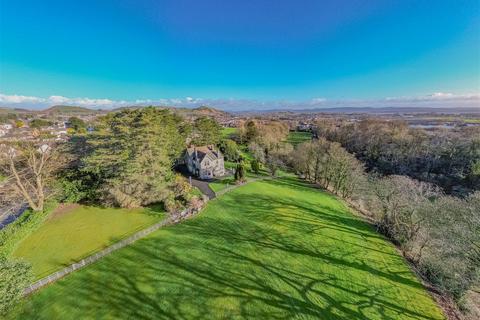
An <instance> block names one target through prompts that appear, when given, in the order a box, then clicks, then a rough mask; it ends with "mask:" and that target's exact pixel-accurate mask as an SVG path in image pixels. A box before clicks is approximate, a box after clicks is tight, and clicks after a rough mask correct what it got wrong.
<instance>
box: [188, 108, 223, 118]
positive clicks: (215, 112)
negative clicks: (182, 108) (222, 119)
mask: <svg viewBox="0 0 480 320" xmlns="http://www.w3.org/2000/svg"><path fill="white" fill-rule="evenodd" d="M192 112H193V113H195V114H198V115H204V116H224V115H227V114H228V113H227V112H225V111H223V110H219V109H215V108H212V107H207V106H201V107H198V108H195V109H192Z"/></svg>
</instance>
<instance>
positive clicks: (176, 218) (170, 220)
mask: <svg viewBox="0 0 480 320" xmlns="http://www.w3.org/2000/svg"><path fill="white" fill-rule="evenodd" d="M207 202H208V200H205V199H204V202H203V204H202V206H201V207H200V208H187V209H185V210H183V211H181V212H178V213H175V214H172V215H170V216H169V217H167V218H166V219H164V220H162V221H160V222H157V223H155V224H154V225H151V226H150V227H148V228H145V229H143V230H140V231H138V232H136V233H134V234H133V235H131V236H129V237H127V238H125V239H123V240H120V241H119V242H116V243H114V244H112V245H111V246H109V247H107V248H105V249H103V250H101V251H99V252H97V253H94V254H92V255H89V256H88V257H86V258H84V259H81V260H80V261H78V262H75V263H73V264H71V265H69V266H68V267H65V268H63V269H61V270H58V271H57V272H54V273H52V274H50V275H48V276H46V277H44V278H42V279H40V280H38V281H36V282H34V283H32V284H31V285H29V286H28V287H27V288H25V289H24V291H23V295H24V296H27V295H29V294H31V293H33V292H34V291H36V290H38V289H40V288H42V287H44V286H46V285H48V284H50V283H52V282H55V281H57V280H59V279H61V278H63V277H65V276H66V275H68V274H70V273H72V272H74V271H76V270H79V269H81V268H83V267H85V266H87V265H89V264H92V263H94V262H96V261H98V260H100V259H101V258H103V257H105V256H107V255H109V254H110V253H112V252H114V251H116V250H118V249H121V248H124V247H126V246H128V245H130V244H132V243H134V242H135V241H137V240H139V239H142V238H144V237H146V236H148V235H149V234H151V233H153V232H155V231H157V230H158V229H160V228H162V227H164V226H168V225H172V224H176V223H178V222H180V221H182V220H185V219H188V218H190V217H192V216H193V215H195V214H197V213H199V212H200V210H201V209H202V208H203V207H204V206H205V204H206V203H207Z"/></svg>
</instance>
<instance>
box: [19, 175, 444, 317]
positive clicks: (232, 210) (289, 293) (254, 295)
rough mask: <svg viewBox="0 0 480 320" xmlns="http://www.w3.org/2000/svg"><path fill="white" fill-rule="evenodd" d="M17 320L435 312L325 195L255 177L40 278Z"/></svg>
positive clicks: (402, 267)
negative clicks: (72, 269)
mask: <svg viewBox="0 0 480 320" xmlns="http://www.w3.org/2000/svg"><path fill="white" fill-rule="evenodd" d="M10 316H11V317H12V318H15V317H17V318H18V319H245V318H247V319H347V320H353V319H369V320H370V319H391V320H398V319H442V318H443V317H442V315H441V312H440V310H439V309H438V307H437V306H436V305H435V303H434V302H433V300H432V299H431V297H430V296H429V295H428V293H427V292H426V291H425V289H424V288H423V287H422V285H421V284H420V283H419V281H418V280H417V279H416V277H415V276H414V275H413V274H412V272H411V271H410V270H409V268H408V266H407V265H406V264H405V262H404V260H403V258H402V257H400V256H399V255H398V253H397V251H396V249H395V248H394V247H393V246H392V245H391V244H390V243H389V242H387V241H385V240H384V239H383V237H382V236H380V235H379V234H377V233H376V232H375V231H374V229H373V228H372V227H371V226H369V225H368V224H366V223H364V222H363V221H361V220H359V219H358V218H356V217H354V216H352V215H351V214H350V213H349V211H348V209H346V207H345V206H344V205H342V204H341V203H340V202H338V201H337V200H336V199H335V198H334V197H332V196H330V195H328V194H326V193H322V192H320V191H318V190H316V189H313V188H311V187H309V186H305V185H303V184H302V183H300V182H298V181H297V180H295V179H291V178H283V179H278V180H272V181H269V180H268V181H261V182H260V181H259V182H254V183H250V184H247V185H245V186H242V187H239V188H237V189H235V190H233V191H231V192H229V193H227V194H225V195H224V196H222V197H220V198H217V199H215V200H212V201H210V203H209V204H208V206H207V208H206V209H204V211H203V212H202V213H201V214H200V215H199V216H198V217H196V218H194V219H191V220H188V221H185V222H183V223H181V224H178V225H174V226H170V227H166V228H163V229H160V230H159V231H157V232H155V233H154V234H152V235H151V236H149V237H148V238H145V239H142V240H140V241H138V242H136V243H135V244H133V245H132V246H129V247H127V248H124V249H121V250H119V251H117V252H114V253H113V254H112V255H109V256H107V257H106V258H104V259H102V260H100V261H99V262H97V263H95V264H94V265H91V266H89V267H86V268H85V269H82V270H80V271H78V272H76V273H74V274H72V275H70V276H67V277H66V278H64V279H62V280H60V281H58V282H57V283H55V284H53V285H50V286H48V287H46V288H44V289H42V290H40V291H39V292H37V293H35V294H34V295H32V296H31V297H29V298H28V299H27V300H26V301H25V302H24V303H23V304H21V305H19V306H18V307H17V310H16V312H14V313H13V314H11V315H10Z"/></svg>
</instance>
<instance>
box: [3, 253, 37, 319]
mask: <svg viewBox="0 0 480 320" xmlns="http://www.w3.org/2000/svg"><path fill="white" fill-rule="evenodd" d="M30 269H31V268H30V265H28V264H26V263H24V262H20V261H13V260H10V261H9V260H7V259H6V258H3V257H0V314H2V315H4V314H6V313H7V312H8V311H9V310H10V309H11V308H12V307H13V305H14V304H15V302H16V301H18V300H19V299H20V298H21V297H22V294H23V290H24V289H25V288H26V287H27V286H28V285H29V284H30V281H32V274H31V271H30Z"/></svg>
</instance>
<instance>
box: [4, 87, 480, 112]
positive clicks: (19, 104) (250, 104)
mask: <svg viewBox="0 0 480 320" xmlns="http://www.w3.org/2000/svg"><path fill="white" fill-rule="evenodd" d="M59 104H62V105H73V106H82V107H88V108H95V109H113V108H117V107H125V106H148V105H155V106H177V107H187V108H194V107H198V106H201V105H209V106H212V107H216V108H219V109H223V110H228V111H243V110H272V109H297V110H299V109H302V110H303V109H316V108H345V107H353V108H355V107H371V108H381V107H422V108H425V107H436V108H442V107H444V108H452V107H478V108H479V109H480V94H478V93H472V94H453V93H448V92H435V93H432V94H429V95H424V96H413V97H389V98H384V99H375V100H365V99H364V100H329V99H325V98H321V97H318V98H313V99H310V100H304V101H286V100H272V101H257V100H250V99H233V98H231V99H202V98H193V97H185V98H176V99H156V100H152V99H137V100H132V101H128V100H111V99H94V98H86V97H85V98H69V97H64V96H57V95H53V96H50V97H48V98H42V97H33V96H23V95H7V94H1V93H0V107H15V108H26V109H37V110H38V109H44V108H48V107H50V106H52V105H59Z"/></svg>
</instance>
